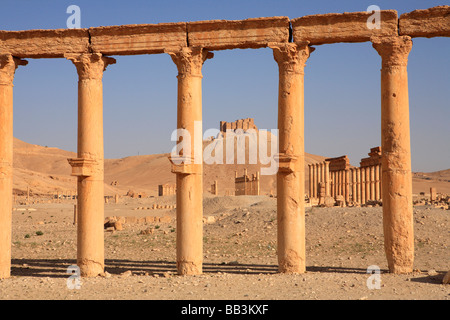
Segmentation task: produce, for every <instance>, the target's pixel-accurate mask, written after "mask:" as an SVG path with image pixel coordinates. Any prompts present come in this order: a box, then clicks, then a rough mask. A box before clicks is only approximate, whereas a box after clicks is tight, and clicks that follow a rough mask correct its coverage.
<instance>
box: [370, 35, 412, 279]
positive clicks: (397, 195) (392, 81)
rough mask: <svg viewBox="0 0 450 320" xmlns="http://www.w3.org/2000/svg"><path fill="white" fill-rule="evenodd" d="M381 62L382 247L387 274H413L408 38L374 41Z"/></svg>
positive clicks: (374, 38)
mask: <svg viewBox="0 0 450 320" xmlns="http://www.w3.org/2000/svg"><path fill="white" fill-rule="evenodd" d="M371 40H372V43H373V47H374V48H375V49H376V50H377V52H378V53H379V54H380V56H381V59H382V68H381V150H383V153H382V157H381V165H382V178H381V179H382V189H383V190H382V198H383V229H384V243H385V245H384V247H385V251H386V256H387V261H388V267H389V271H390V272H393V273H407V272H412V268H413V263H414V229H413V206H412V204H413V200H412V175H411V146H410V129H409V98H408V73H407V64H408V55H409V52H410V51H411V48H412V41H411V38H410V37H408V36H399V37H389V38H388V37H381V38H377V37H373V38H372V39H371Z"/></svg>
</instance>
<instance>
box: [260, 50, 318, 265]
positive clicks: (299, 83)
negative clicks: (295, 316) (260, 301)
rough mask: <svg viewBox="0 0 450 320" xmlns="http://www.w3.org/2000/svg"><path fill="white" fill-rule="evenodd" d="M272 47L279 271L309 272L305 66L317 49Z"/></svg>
mask: <svg viewBox="0 0 450 320" xmlns="http://www.w3.org/2000/svg"><path fill="white" fill-rule="evenodd" d="M269 46H270V47H271V48H272V49H273V54H274V58H275V61H276V62H277V63H278V67H279V87H278V90H279V93H278V129H279V152H280V154H279V156H278V160H279V169H278V173H277V193H278V194H277V225H278V230H277V239H278V241H277V245H278V270H279V271H280V272H284V273H303V272H305V271H306V265H305V252H306V250H305V201H304V193H305V191H304V187H305V182H304V179H305V177H304V175H305V174H304V160H305V143H304V91H303V90H304V67H305V63H306V60H307V59H308V57H309V55H310V53H311V52H312V51H313V50H314V49H313V48H311V47H309V46H308V44H307V43H304V44H295V43H282V44H270V45H269Z"/></svg>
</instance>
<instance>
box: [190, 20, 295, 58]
mask: <svg viewBox="0 0 450 320" xmlns="http://www.w3.org/2000/svg"><path fill="white" fill-rule="evenodd" d="M187 31H188V42H189V46H199V47H203V48H205V49H208V50H225V49H247V48H263V47H267V43H269V42H278V43H282V42H288V41H289V18H288V17H270V18H251V19H246V20H209V21H197V22H188V23H187Z"/></svg>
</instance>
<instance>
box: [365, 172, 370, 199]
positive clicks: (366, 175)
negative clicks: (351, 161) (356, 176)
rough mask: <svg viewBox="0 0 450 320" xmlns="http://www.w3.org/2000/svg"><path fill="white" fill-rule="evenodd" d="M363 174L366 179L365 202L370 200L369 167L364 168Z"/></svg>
mask: <svg viewBox="0 0 450 320" xmlns="http://www.w3.org/2000/svg"><path fill="white" fill-rule="evenodd" d="M364 173H365V177H366V202H367V201H369V200H371V199H370V170H369V167H365V168H364Z"/></svg>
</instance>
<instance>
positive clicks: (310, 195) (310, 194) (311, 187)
mask: <svg viewBox="0 0 450 320" xmlns="http://www.w3.org/2000/svg"><path fill="white" fill-rule="evenodd" d="M308 170H309V199H311V198H312V196H313V194H312V192H313V177H312V165H310V164H308Z"/></svg>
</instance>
